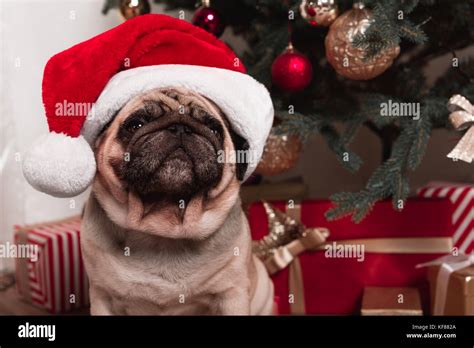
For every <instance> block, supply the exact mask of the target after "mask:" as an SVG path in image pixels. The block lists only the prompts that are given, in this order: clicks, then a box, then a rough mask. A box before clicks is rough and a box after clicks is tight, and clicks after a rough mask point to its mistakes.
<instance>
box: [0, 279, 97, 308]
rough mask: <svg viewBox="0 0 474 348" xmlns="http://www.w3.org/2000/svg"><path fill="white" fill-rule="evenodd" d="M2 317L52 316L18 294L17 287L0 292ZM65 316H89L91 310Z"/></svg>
mask: <svg viewBox="0 0 474 348" xmlns="http://www.w3.org/2000/svg"><path fill="white" fill-rule="evenodd" d="M0 315H52V314H51V313H49V312H47V311H46V310H44V309H41V308H38V307H36V306H33V305H31V304H29V303H27V302H25V301H24V300H22V299H21V297H20V296H19V295H18V294H17V292H16V289H15V286H11V287H9V288H8V289H6V290H4V291H0ZM65 315H89V309H88V308H85V309H81V310H76V311H72V312H70V313H66V314H65Z"/></svg>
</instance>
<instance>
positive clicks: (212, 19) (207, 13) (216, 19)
mask: <svg viewBox="0 0 474 348" xmlns="http://www.w3.org/2000/svg"><path fill="white" fill-rule="evenodd" d="M193 24H194V25H196V26H198V27H200V28H203V29H204V30H206V31H207V32H209V33H211V34H214V35H215V36H217V37H219V36H221V34H222V33H223V32H224V29H225V23H224V21H223V20H222V17H221V15H220V14H219V12H217V11H216V10H215V9H213V8H212V7H208V6H201V7H200V8H198V9H197V10H196V13H194V17H193Z"/></svg>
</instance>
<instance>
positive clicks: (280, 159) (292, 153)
mask: <svg viewBox="0 0 474 348" xmlns="http://www.w3.org/2000/svg"><path fill="white" fill-rule="evenodd" d="M302 148H303V145H302V144H301V141H300V139H299V138H298V136H296V135H294V134H283V135H277V134H273V133H270V135H269V136H268V139H267V142H266V143H265V148H264V149H263V155H262V159H261V160H260V162H259V163H258V166H257V169H256V172H257V173H258V174H261V175H267V176H270V175H278V174H280V173H283V172H285V171H287V170H289V169H291V168H293V167H294V165H295V164H296V162H297V161H298V159H299V157H300V153H301V150H302Z"/></svg>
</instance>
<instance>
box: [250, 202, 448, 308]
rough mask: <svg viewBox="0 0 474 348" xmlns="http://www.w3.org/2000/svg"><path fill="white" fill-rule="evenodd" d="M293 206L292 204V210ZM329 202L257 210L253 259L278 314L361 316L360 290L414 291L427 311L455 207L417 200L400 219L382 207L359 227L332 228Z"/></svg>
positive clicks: (253, 209) (336, 224)
mask: <svg viewBox="0 0 474 348" xmlns="http://www.w3.org/2000/svg"><path fill="white" fill-rule="evenodd" d="M290 203H292V202H290ZM330 207H331V202H329V201H326V200H307V201H303V202H302V203H301V204H290V205H288V204H287V202H272V203H271V204H269V203H262V202H260V203H255V204H253V205H252V206H250V208H249V211H248V213H249V222H250V226H251V230H252V236H253V239H254V252H255V253H256V254H257V255H258V256H259V257H260V258H261V259H262V260H263V261H264V263H265V265H266V267H267V269H268V270H269V272H270V273H271V274H272V279H273V282H274V285H275V295H276V296H277V297H278V298H279V303H278V306H279V313H280V314H339V315H351V314H357V313H359V312H360V309H361V300H362V294H363V289H364V288H365V287H370V286H379V287H416V288H419V289H420V291H421V295H422V303H423V304H424V308H426V309H428V307H429V298H428V284H427V281H426V269H423V268H416V265H417V264H420V263H424V262H428V261H431V260H433V259H436V258H438V257H440V256H442V255H444V254H446V253H449V252H450V251H451V249H452V234H453V228H452V223H451V213H452V211H451V210H452V206H451V204H450V202H449V200H446V199H421V198H413V199H410V200H409V201H408V203H407V204H406V206H405V208H404V210H403V211H402V212H397V211H395V210H393V208H392V203H391V202H390V201H383V202H379V203H377V204H376V205H375V206H374V208H373V211H372V213H371V214H369V216H368V217H367V218H365V219H364V220H363V221H362V222H361V223H359V224H355V223H353V222H351V220H350V219H349V218H342V219H339V220H336V221H327V220H326V219H325V217H324V213H325V212H326V211H327V210H328V209H329V208H330Z"/></svg>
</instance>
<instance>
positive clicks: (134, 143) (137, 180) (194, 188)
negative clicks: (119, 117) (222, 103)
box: [115, 101, 225, 201]
mask: <svg viewBox="0 0 474 348" xmlns="http://www.w3.org/2000/svg"><path fill="white" fill-rule="evenodd" d="M224 126H225V125H223V124H222V123H221V121H219V120H218V119H216V118H215V117H213V116H212V115H211V114H209V113H208V112H206V111H205V110H203V109H201V108H199V107H192V106H186V107H184V108H182V109H180V110H171V109H169V108H168V107H166V106H165V105H163V104H160V103H159V102H156V101H147V102H146V103H145V105H144V106H143V107H142V108H140V109H139V110H137V111H134V112H133V113H132V114H131V115H130V116H129V117H127V119H126V120H125V121H124V122H123V123H122V124H121V126H120V129H119V132H118V136H117V138H118V140H119V142H121V143H122V146H123V148H124V149H125V154H126V158H125V160H124V161H123V162H121V163H120V164H119V165H118V166H116V168H115V169H116V171H118V173H117V174H118V176H119V177H120V178H121V179H122V180H123V181H124V182H126V184H127V185H128V186H129V189H133V190H135V191H136V192H137V194H138V195H139V196H140V197H141V198H142V199H144V200H157V199H168V200H174V201H176V200H181V199H184V200H189V199H190V198H191V197H192V196H194V195H196V194H198V193H202V192H205V191H207V190H209V189H211V188H212V187H214V186H216V185H217V184H218V183H219V181H220V180H221V177H222V172H223V164H222V163H219V161H218V153H219V151H222V150H223V148H224V136H225V133H224V128H223V127H224Z"/></svg>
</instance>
